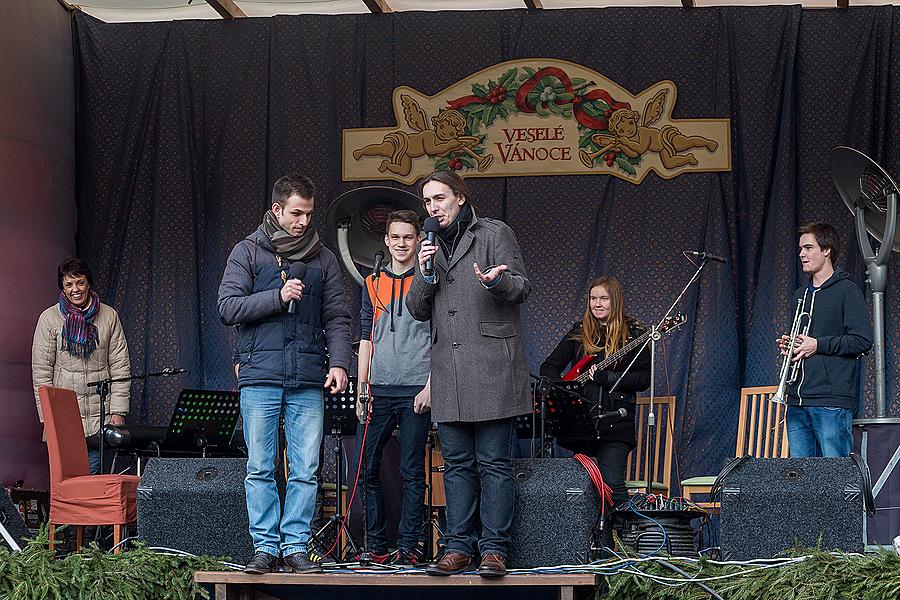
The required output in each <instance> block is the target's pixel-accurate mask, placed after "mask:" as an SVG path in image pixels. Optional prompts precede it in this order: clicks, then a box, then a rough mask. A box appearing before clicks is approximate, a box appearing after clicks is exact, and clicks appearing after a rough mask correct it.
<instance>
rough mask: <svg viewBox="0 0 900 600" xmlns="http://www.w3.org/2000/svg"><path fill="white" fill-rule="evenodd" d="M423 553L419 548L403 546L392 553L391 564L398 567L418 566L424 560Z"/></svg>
mask: <svg viewBox="0 0 900 600" xmlns="http://www.w3.org/2000/svg"><path fill="white" fill-rule="evenodd" d="M422 558H423V557H422V553H421V552H419V551H418V550H405V549H403V548H401V549H399V550H397V551H395V552H394V553H393V554H391V564H392V565H395V566H398V567H417V566H419V564H420V563H421V562H422Z"/></svg>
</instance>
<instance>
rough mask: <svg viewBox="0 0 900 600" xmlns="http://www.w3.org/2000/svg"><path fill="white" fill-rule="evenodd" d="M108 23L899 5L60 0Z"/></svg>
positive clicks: (878, 1)
mask: <svg viewBox="0 0 900 600" xmlns="http://www.w3.org/2000/svg"><path fill="white" fill-rule="evenodd" d="M60 2H62V3H63V4H66V5H67V6H70V7H72V8H76V9H80V10H82V11H84V12H85V13H87V14H89V15H91V16H93V17H96V18H98V19H100V20H102V21H106V22H109V23H125V22H136V21H172V20H177V19H220V18H232V17H271V16H274V15H298V14H352V13H368V12H400V11H412V10H428V11H435V10H509V9H516V8H531V9H535V10H537V9H544V10H553V9H561V8H610V7H620V8H621V7H648V6H660V7H665V6H667V7H681V6H683V7H692V6H693V7H710V6H764V5H778V4H783V5H797V4H800V5H802V6H804V7H806V8H835V7H847V6H849V7H854V6H865V5H869V6H880V5H885V4H900V1H888V0H802V1H801V0H74V1H71V0H60Z"/></svg>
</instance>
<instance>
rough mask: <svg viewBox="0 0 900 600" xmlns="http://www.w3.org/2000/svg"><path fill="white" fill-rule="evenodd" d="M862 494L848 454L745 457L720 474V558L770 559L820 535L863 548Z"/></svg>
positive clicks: (827, 542) (841, 545) (809, 544)
mask: <svg viewBox="0 0 900 600" xmlns="http://www.w3.org/2000/svg"><path fill="white" fill-rule="evenodd" d="M863 493H864V490H863V478H862V474H861V472H860V469H859V466H857V464H856V462H855V461H854V460H853V459H852V458H748V459H746V460H744V461H743V462H741V463H739V464H737V466H735V467H734V469H733V470H732V471H731V472H730V473H728V474H727V475H726V476H724V477H723V478H722V505H721V511H722V512H721V526H720V533H719V535H720V546H721V548H722V558H723V559H724V560H749V559H754V558H773V557H774V556H776V555H778V554H781V553H783V552H784V551H785V550H787V549H789V548H793V547H794V546H797V545H799V546H802V547H806V548H815V547H816V546H817V545H819V543H820V540H821V547H822V549H823V550H835V549H838V550H844V551H846V552H862V551H863Z"/></svg>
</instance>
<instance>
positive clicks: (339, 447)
mask: <svg viewBox="0 0 900 600" xmlns="http://www.w3.org/2000/svg"><path fill="white" fill-rule="evenodd" d="M347 379H348V381H347V388H346V389H345V390H344V391H343V392H339V393H337V394H330V393H328V392H326V393H325V428H326V429H329V430H330V431H331V434H330V435H331V436H332V437H333V438H334V442H335V443H334V461H335V465H336V471H337V477H336V492H335V507H334V514H333V515H332V516H331V517H330V518H329V519H328V521H326V522H325V524H324V525H322V527H320V528H319V530H318V531H316V532H315V533H313V534H312V537H313V538H314V539H315V540H316V541H317V542H318V543H319V544H320V545H321V546H322V547H327V546H325V544H324V543H323V541H322V535H323V534H324V533H325V532H326V531H328V529H329V528H330V527H336V531H335V544H334V550H333V551H332V552H329V553H326V555H327V556H331V557H332V558H334V560H335V562H338V563H339V562H341V561H342V560H343V559H344V545H343V540H342V539H341V538H342V535H341V533H342V532H341V529H342V527H343V523H344V514H343V512H342V508H341V507H342V506H343V503H344V447H343V440H344V436H345V435H356V425H357V423H358V422H359V420H358V419H357V418H356V377H348V378H347ZM363 485H365V482H363ZM348 510H349V507H348ZM343 533H344V534H346V536H347V545H348V547H349V550H350V552H352V553H353V555H356V554H357V553H359V546H358V545H357V544H356V540H354V539H353V534H352V533H351V532H350V529H349V528H348V527H343Z"/></svg>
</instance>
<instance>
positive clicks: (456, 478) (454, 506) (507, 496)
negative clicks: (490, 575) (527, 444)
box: [438, 419, 516, 557]
mask: <svg viewBox="0 0 900 600" xmlns="http://www.w3.org/2000/svg"><path fill="white" fill-rule="evenodd" d="M514 423H515V421H514V420H513V419H499V420H496V421H484V422H480V423H439V424H438V431H439V432H440V434H441V451H442V453H443V455H444V464H445V471H444V489H445V491H446V494H447V534H446V540H447V550H449V551H453V552H461V553H463V554H466V555H468V556H473V557H474V556H476V555H477V554H476V551H480V553H481V554H482V555H485V554H500V555H502V556H504V557H505V556H507V551H508V548H509V542H510V539H511V536H510V528H511V527H512V520H513V509H514V507H515V498H516V484H515V479H514V473H513V466H512V458H511V457H512V446H513V440H514V439H515V426H514ZM479 497H480V502H479ZM476 509H478V515H476V512H475V511H476ZM479 516H480V520H481V539H480V540H479V539H478V535H477V531H476V524H477V519H478V518H479Z"/></svg>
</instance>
